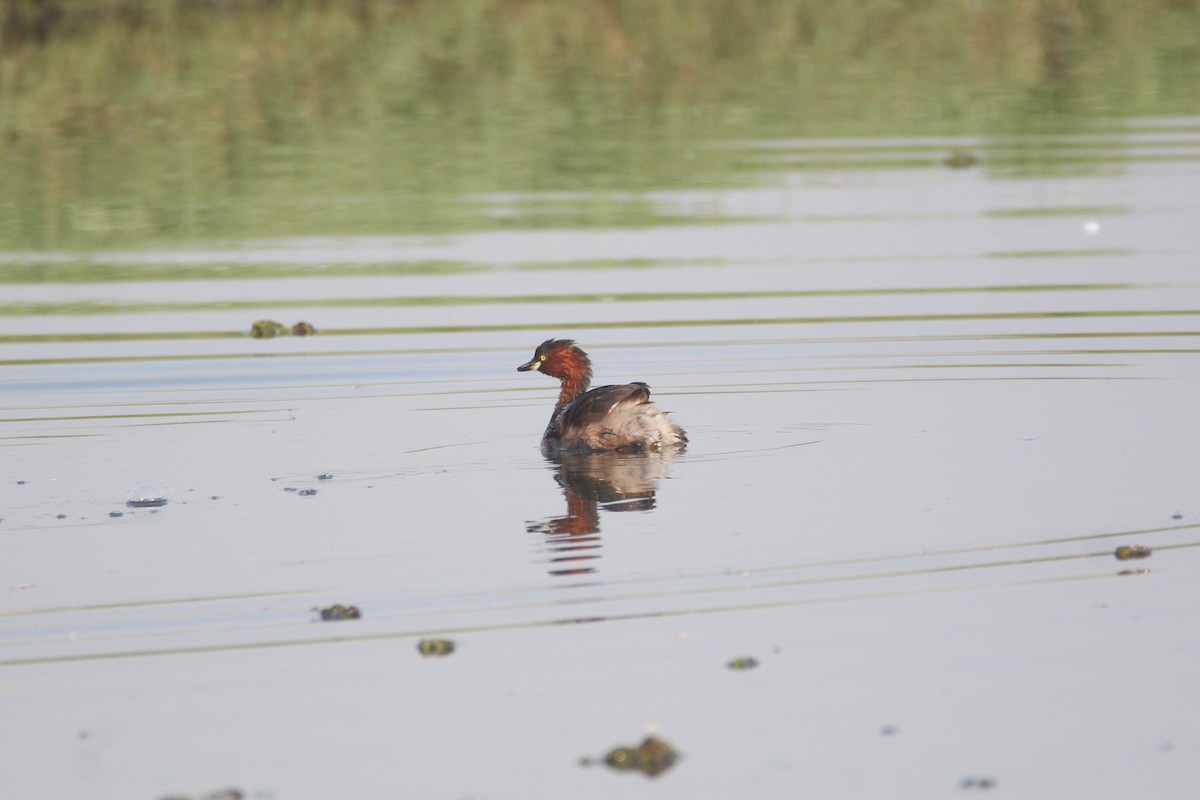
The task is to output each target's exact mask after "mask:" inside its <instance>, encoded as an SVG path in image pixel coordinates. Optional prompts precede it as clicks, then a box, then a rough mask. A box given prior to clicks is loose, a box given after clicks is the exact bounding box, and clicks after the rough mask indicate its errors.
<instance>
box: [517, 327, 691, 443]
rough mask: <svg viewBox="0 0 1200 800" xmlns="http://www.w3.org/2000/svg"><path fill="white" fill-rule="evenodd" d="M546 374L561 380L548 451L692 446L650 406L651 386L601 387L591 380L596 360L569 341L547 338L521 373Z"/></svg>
mask: <svg viewBox="0 0 1200 800" xmlns="http://www.w3.org/2000/svg"><path fill="white" fill-rule="evenodd" d="M531 369H536V370H541V371H542V372H543V373H545V374H546V375H549V376H550V377H552V378H558V379H559V380H561V381H562V389H561V390H560V391H559V393H558V402H557V403H555V404H554V413H553V414H552V415H551V416H550V424H549V425H547V426H546V433H545V434H544V435H543V436H542V447H543V448H544V449H545V450H547V451H549V452H562V451H564V450H576V451H580V450H582V451H588V450H596V451H599V450H619V451H621V452H631V453H640V452H644V451H647V450H661V449H662V448H664V447H682V446H683V445H684V444H685V443H686V442H687V434H685V433H684V432H683V428H681V427H679V426H678V425H676V424H675V423H674V422H671V421H670V420H669V419H667V415H666V414H665V413H664V412H662V411H659V410H658V409H657V408H656V407H655V406H654V404H653V403H651V402H650V387H649V386H647V385H646V384H644V383H641V382H635V383H626V384H623V385H621V386H599V387H597V388H595V389H592V390H591V391H588V384H590V383H591V382H592V362H591V361H590V360H589V359H588V356H587V353H585V352H583V351H582V350H580V349H579V348H578V347H576V346H575V342H574V341H572V340H570V339H547V340H546V341H544V342H542V343H541V344H540V345H538V348H537V350H535V351H534V353H533V358H532V359H531V360H530V361H529V363H527V364H522V365H521V366H519V367H517V371H518V372H528V371H529V370H531Z"/></svg>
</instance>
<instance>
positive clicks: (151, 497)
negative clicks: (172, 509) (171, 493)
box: [125, 483, 167, 508]
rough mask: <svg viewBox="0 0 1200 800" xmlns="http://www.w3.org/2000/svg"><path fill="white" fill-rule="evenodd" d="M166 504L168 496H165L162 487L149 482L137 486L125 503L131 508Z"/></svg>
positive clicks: (154, 506) (155, 506)
mask: <svg viewBox="0 0 1200 800" xmlns="http://www.w3.org/2000/svg"><path fill="white" fill-rule="evenodd" d="M166 504H167V498H165V497H163V492H162V489H160V488H158V487H157V486H154V485H153V484H149V483H143V484H141V485H140V486H135V487H134V488H133V491H131V492H130V493H129V497H128V498H126V500H125V505H127V506H129V507H130V508H158V507H159V506H165V505H166Z"/></svg>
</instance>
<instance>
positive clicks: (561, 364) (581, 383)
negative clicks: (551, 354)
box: [545, 347, 592, 414]
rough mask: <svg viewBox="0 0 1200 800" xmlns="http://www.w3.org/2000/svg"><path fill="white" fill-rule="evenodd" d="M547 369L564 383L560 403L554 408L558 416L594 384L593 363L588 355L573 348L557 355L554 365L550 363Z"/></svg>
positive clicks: (560, 393)
mask: <svg viewBox="0 0 1200 800" xmlns="http://www.w3.org/2000/svg"><path fill="white" fill-rule="evenodd" d="M547 367H548V368H546V369H545V371H546V372H548V373H549V374H550V375H552V376H554V377H555V378H558V379H559V380H561V381H562V387H561V388H560V389H559V391H558V402H557V403H556V404H555V406H554V413H555V414H557V413H558V412H559V411H562V410H563V409H564V408H565V407H566V406H567V404H568V403H570V402H571V401H572V400H574V399H575V398H576V397H578V396H579V395H581V394H583V393H584V392H586V391H587V390H588V386H590V385H591V383H592V362H591V361H590V360H589V359H588V357H587V354H586V353H584V352H583V351H582V350H580V349H578V348H574V347H573V348H571V349H569V350H564V351H561V352H559V353H557V354H555V358H554V361H553V364H550V363H549V362H548V363H547Z"/></svg>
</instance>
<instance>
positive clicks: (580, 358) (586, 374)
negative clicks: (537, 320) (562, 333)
mask: <svg viewBox="0 0 1200 800" xmlns="http://www.w3.org/2000/svg"><path fill="white" fill-rule="evenodd" d="M531 369H536V370H538V371H540V372H543V373H545V374H546V375H549V376H550V377H552V378H561V379H563V380H571V381H580V380H582V381H584V383H585V385H586V383H587V382H589V381H590V380H591V378H592V362H591V361H590V360H588V355H587V353H585V352H583V351H582V350H580V349H579V348H578V347H577V346H576V345H575V341H574V340H573V339H547V340H546V341H544V342H542V343H541V344H539V345H538V348H537V350H534V351H533V358H531V359H530V360H529V361H528V362H527V363H525V364H522V365H521V366H519V367H517V372H528V371H529V370H531Z"/></svg>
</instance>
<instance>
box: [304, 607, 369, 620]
mask: <svg viewBox="0 0 1200 800" xmlns="http://www.w3.org/2000/svg"><path fill="white" fill-rule="evenodd" d="M317 610H318V609H315V608H314V609H313V611H317ZM320 613H321V619H322V620H324V621H325V622H336V621H338V620H343V619H361V618H362V612H361V611H359V610H358V606H344V605H342V604H341V603H335V604H334V605H331V606H330V607H329V608H322V609H320Z"/></svg>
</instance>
